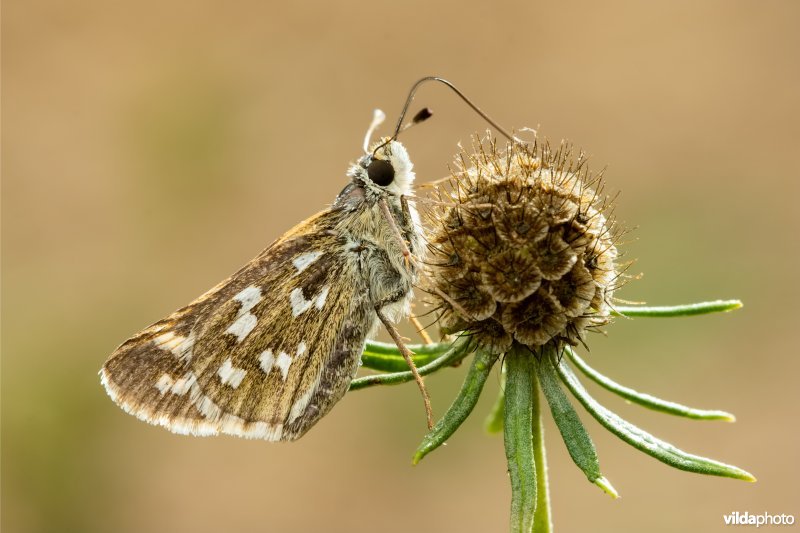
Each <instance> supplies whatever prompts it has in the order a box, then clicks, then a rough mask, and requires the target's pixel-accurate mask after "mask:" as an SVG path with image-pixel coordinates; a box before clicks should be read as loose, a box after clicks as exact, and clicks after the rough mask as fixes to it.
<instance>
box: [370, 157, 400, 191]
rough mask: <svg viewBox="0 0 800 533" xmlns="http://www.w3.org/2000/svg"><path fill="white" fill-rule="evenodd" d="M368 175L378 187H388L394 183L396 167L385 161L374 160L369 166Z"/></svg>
mask: <svg viewBox="0 0 800 533" xmlns="http://www.w3.org/2000/svg"><path fill="white" fill-rule="evenodd" d="M367 175H369V179H371V180H372V181H373V182H375V184H376V185H380V186H382V187H386V186H387V185H389V184H390V183H392V182H393V181H394V167H393V166H392V164H391V163H389V162H388V161H384V160H383V159H373V160H372V162H371V163H370V164H369V165H368V166H367Z"/></svg>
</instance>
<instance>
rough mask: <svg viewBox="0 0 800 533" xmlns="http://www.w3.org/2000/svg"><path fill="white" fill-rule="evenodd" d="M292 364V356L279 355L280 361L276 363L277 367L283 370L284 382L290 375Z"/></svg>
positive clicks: (282, 353)
mask: <svg viewBox="0 0 800 533" xmlns="http://www.w3.org/2000/svg"><path fill="white" fill-rule="evenodd" d="M291 364H292V356H291V355H289V354H288V353H286V352H281V353H280V354H278V359H277V360H276V361H275V366H277V367H278V368H279V369H280V370H281V376H283V381H286V376H288V375H289V365H291Z"/></svg>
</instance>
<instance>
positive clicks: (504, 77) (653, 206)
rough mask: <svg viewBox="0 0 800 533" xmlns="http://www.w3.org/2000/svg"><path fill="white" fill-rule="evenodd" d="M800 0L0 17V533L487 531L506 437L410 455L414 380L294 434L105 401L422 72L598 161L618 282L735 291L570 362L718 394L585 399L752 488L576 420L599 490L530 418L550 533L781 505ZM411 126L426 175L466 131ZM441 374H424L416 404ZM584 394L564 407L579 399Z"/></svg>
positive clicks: (187, 6) (700, 518) (790, 375)
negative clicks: (107, 382)
mask: <svg viewBox="0 0 800 533" xmlns="http://www.w3.org/2000/svg"><path fill="white" fill-rule="evenodd" d="M799 15H800V9H798V4H797V3H796V2H792V1H785V2H779V1H767V2H736V1H727V0H726V1H718V2H694V1H693V2H663V3H655V2H610V3H609V2H603V3H599V2H598V3H589V2H586V3H572V2H566V3H563V2H562V3H556V2H552V3H538V2H525V3H523V2H508V1H501V2H493V3H492V2H480V3H468V2H465V1H448V2H437V3H430V2H422V1H415V2H402V3H401V2H393V3H388V2H382V1H381V2H377V1H376V2H370V3H366V2H355V1H345V2H325V3H323V2H319V3H287V2H281V3H270V2H255V1H251V2H238V3H234V2H214V1H200V2H179V1H177V0H167V1H164V0H159V1H153V0H140V1H137V2H133V1H127V2H120V1H114V2H109V1H100V0H76V1H73V2H56V1H52V0H25V1H23V0H9V1H7V2H4V5H3V56H2V68H3V72H2V74H3V101H2V103H3V108H2V112H3V146H2V148H3V154H2V155H3V166H2V171H3V176H2V177H3V183H2V185H3V190H2V198H3V205H2V215H3V219H2V222H3V224H2V227H3V235H2V237H3V302H2V303H3V334H4V335H3V346H2V347H3V368H2V393H3V402H2V405H3V412H2V439H3V440H2V460H3V462H2V497H3V500H2V504H3V507H2V526H3V531H8V532H40V531H42V532H44V531H46V532H50V531H53V532H65V531H80V532H108V531H114V532H139V531H141V532H144V531H170V532H192V533H201V532H204V531H242V532H250V531H314V530H325V531H458V532H471V531H476V532H485V531H502V530H504V529H505V528H506V523H507V515H508V504H509V488H508V481H507V476H506V473H505V464H504V456H503V450H502V439H500V438H497V437H489V436H486V435H485V434H483V432H482V429H481V421H482V418H483V415H484V414H485V412H486V411H487V410H488V408H489V405H490V402H491V400H492V399H493V396H494V393H495V391H496V389H497V380H496V378H494V377H493V378H492V379H491V380H490V382H489V384H488V386H487V390H486V394H485V398H484V401H483V403H481V404H480V405H479V406H478V409H477V412H476V414H475V415H473V417H472V418H471V419H469V420H468V421H467V423H466V424H465V426H464V427H463V428H462V429H461V431H460V432H459V433H458V434H457V435H456V436H455V437H454V438H452V439H451V442H450V444H449V446H447V448H445V449H442V450H439V451H437V452H436V453H434V454H433V455H431V456H429V457H428V458H427V459H426V460H425V461H424V462H423V463H422V464H421V465H419V466H417V467H413V468H412V467H411V466H410V457H411V454H412V452H413V450H414V447H415V446H416V444H417V443H418V442H419V440H420V438H421V437H422V435H423V433H424V417H423V413H422V410H421V406H420V400H419V397H418V393H417V391H416V389H415V387H414V385H413V384H412V385H406V386H402V387H397V388H386V389H381V390H376V389H372V390H368V391H363V392H358V393H354V394H353V395H351V396H348V397H347V398H346V399H345V400H344V401H342V402H341V404H340V405H339V406H337V408H336V409H335V410H334V411H333V412H332V414H331V415H330V416H328V417H327V418H325V419H324V420H323V422H322V423H320V424H319V426H318V427H317V428H315V429H314V430H313V431H312V432H311V433H310V434H309V435H308V436H307V437H306V438H304V439H302V440H301V441H300V442H297V443H295V444H291V445H275V444H267V443H263V442H247V441H243V440H237V439H234V438H228V437H221V438H209V439H199V438H188V437H180V436H175V435H172V434H170V433H168V432H166V431H164V430H162V429H158V428H154V427H150V426H147V425H145V424H143V423H140V422H138V421H136V420H135V419H134V418H132V417H129V416H127V415H124V414H123V413H122V411H120V410H119V409H118V408H116V407H115V406H114V405H113V404H112V403H111V402H110V401H109V400H108V398H106V396H105V394H104V393H103V391H102V389H101V388H100V385H99V383H98V379H97V375H96V372H97V370H98V368H99V367H100V365H101V364H102V362H103V360H104V359H105V357H106V356H107V355H108V354H109V353H110V352H111V351H112V350H113V348H114V347H115V346H116V345H117V344H118V343H120V342H121V341H123V340H124V339H125V338H127V337H128V336H129V335H131V334H133V333H134V332H135V331H137V330H138V329H140V328H142V327H144V326H146V325H147V324H148V323H150V322H152V321H155V320H156V319H158V318H160V317H162V316H163V315H166V314H167V313H169V312H171V311H172V310H173V309H175V308H177V307H179V306H181V305H182V304H184V303H186V302H188V301H189V300H191V299H192V298H193V297H195V296H197V295H198V294H200V293H202V292H203V291H205V290H206V289H207V288H209V287H210V286H212V285H214V284H215V283H216V282H217V281H219V280H220V279H222V278H224V277H225V276H227V275H228V274H229V273H231V272H233V271H234V270H236V269H237V268H238V267H239V266H240V265H241V264H243V263H244V262H245V261H247V260H249V259H250V258H251V257H252V256H253V255H255V254H256V253H257V252H258V251H260V250H261V249H262V248H263V247H264V246H266V245H267V244H268V243H269V242H271V241H272V240H273V239H275V238H276V237H277V236H279V235H280V234H281V233H282V232H283V231H284V230H286V229H288V228H289V227H290V226H292V225H293V224H294V223H296V222H297V221H299V220H301V219H303V218H304V217H306V216H308V215H310V214H312V213H314V212H315V211H317V210H319V209H321V208H323V207H324V206H325V205H327V204H328V203H329V202H330V201H331V200H332V199H333V198H334V196H335V195H336V193H337V192H338V191H339V190H340V189H341V187H342V186H343V184H344V182H345V180H344V170H345V168H346V166H347V164H348V162H349V161H350V160H352V159H353V158H355V157H357V156H358V155H359V152H360V145H361V139H362V135H363V132H364V129H365V127H366V126H367V123H368V121H369V118H370V115H371V112H372V109H373V108H374V107H376V106H380V107H382V108H383V109H385V110H386V111H387V113H388V114H389V117H390V120H394V119H395V117H396V113H397V111H398V110H399V108H400V105H401V103H402V100H403V98H404V97H405V93H406V91H407V90H408V87H409V86H410V85H411V83H412V82H413V81H414V80H415V79H417V78H419V77H421V76H423V75H426V74H438V75H442V76H446V77H448V78H450V79H452V80H453V81H455V82H457V83H458V85H459V86H460V87H461V88H462V89H463V90H464V91H465V92H467V93H468V94H469V95H471V96H472V97H473V98H474V99H475V100H476V101H477V102H478V103H479V104H480V105H481V106H483V107H484V108H485V109H487V110H488V111H490V112H491V114H492V115H493V116H494V117H495V118H496V119H497V120H498V121H500V122H501V123H502V124H505V125H507V126H508V127H522V126H533V127H536V126H539V127H540V128H539V129H540V132H541V134H543V135H545V136H547V137H549V138H551V139H554V140H559V139H561V138H569V139H571V140H572V141H574V142H575V143H576V144H577V145H578V146H580V147H583V148H584V149H586V150H587V151H588V152H589V153H590V154H591V158H592V159H591V161H592V164H593V167H594V168H595V169H600V168H602V167H605V166H607V167H608V170H607V174H606V175H607V180H608V187H609V190H610V191H618V190H620V191H622V195H621V197H620V200H619V203H618V208H617V214H618V216H619V218H620V219H621V220H622V221H623V222H624V223H625V224H626V225H628V226H631V227H636V228H637V229H636V231H635V232H634V233H633V234H632V236H631V239H630V242H629V244H627V245H626V246H625V251H626V252H627V254H628V257H629V258H636V259H637V263H636V265H635V266H634V267H633V272H643V273H645V276H644V278H642V279H641V280H639V281H635V282H631V283H630V284H629V285H628V286H627V287H625V289H624V290H623V291H622V292H621V293H620V296H621V297H624V298H627V299H631V300H646V301H647V302H650V303H662V304H668V303H678V302H686V301H693V300H702V299H714V298H732V297H740V298H742V299H743V300H744V301H745V303H746V307H745V308H744V309H743V310H742V311H739V312H737V313H734V314H731V315H727V316H711V317H702V318H694V319H675V320H662V321H648V320H645V319H640V320H636V321H618V323H616V324H615V325H613V326H612V327H610V328H609V329H608V333H609V335H608V337H607V338H602V337H599V336H598V337H593V338H592V339H591V340H592V343H591V346H592V353H591V354H589V355H588V356H587V358H588V360H589V361H590V362H591V363H592V364H594V366H595V367H597V368H599V369H601V370H604V371H605V372H607V373H608V374H609V375H610V376H612V377H614V378H616V379H618V380H619V381H621V382H623V383H625V384H628V385H630V386H634V387H636V388H639V389H641V390H645V391H648V392H651V393H653V394H658V395H661V396H663V397H666V398H668V399H674V400H678V401H682V402H686V403H688V404H691V405H697V406H699V407H708V408H722V409H728V410H730V411H732V412H734V413H736V414H737V415H738V417H739V420H738V422H737V423H736V424H732V425H731V424H724V423H713V422H708V423H701V422H693V421H687V420H681V419H675V418H670V417H669V416H666V415H659V414H656V413H651V412H645V411H643V410H642V409H640V408H635V407H632V406H628V405H625V404H624V403H623V402H622V401H621V400H619V399H617V398H615V397H613V396H612V395H610V394H608V393H606V392H603V391H600V390H598V389H597V388H595V387H591V388H590V390H592V391H595V392H596V396H597V398H598V399H600V400H601V401H602V402H603V403H605V404H606V405H607V406H609V407H610V408H612V409H614V410H616V411H617V412H619V413H620V414H622V415H623V416H625V417H627V418H629V419H630V420H631V421H633V422H635V423H638V424H641V425H642V426H643V427H644V428H646V429H649V430H650V431H652V432H654V433H655V434H656V435H658V436H660V437H663V438H666V439H668V440H670V441H671V442H673V443H675V444H677V445H678V446H681V447H683V448H684V449H686V450H689V451H693V452H695V453H699V454H705V455H710V456H712V457H715V458H718V459H720V460H723V461H728V462H731V463H734V464H737V465H739V466H741V467H743V468H745V469H747V470H750V471H752V472H753V473H754V474H755V475H756V476H757V477H758V478H759V482H758V483H756V484H747V483H744V482H736V481H732V480H727V479H719V478H708V477H702V476H697V475H691V474H687V473H684V472H679V471H676V470H672V469H670V468H668V467H666V466H664V465H662V464H661V463H658V462H656V461H654V460H652V459H650V458H648V457H646V456H643V455H641V454H640V453H638V452H636V451H635V450H633V449H632V448H630V447H629V446H627V445H625V444H624V443H622V442H620V441H618V440H617V439H615V438H614V437H612V436H610V435H609V434H607V433H606V432H605V431H604V430H602V428H600V427H599V426H598V424H596V423H595V422H594V421H593V420H591V419H589V418H588V417H585V420H586V423H587V427H588V428H589V429H590V431H591V432H592V434H593V436H594V439H595V441H596V444H597V447H598V450H599V453H600V458H601V461H602V466H603V470H604V473H605V474H606V476H607V477H608V478H609V479H610V480H611V481H612V482H613V483H614V485H615V486H616V487H617V488H618V489H619V490H620V491H621V493H622V496H623V498H622V499H621V500H619V501H611V500H610V499H608V498H607V497H606V496H605V495H603V494H602V493H601V492H600V491H599V490H597V489H596V488H595V487H593V486H592V485H590V484H589V483H587V482H586V480H585V478H583V477H582V475H581V473H580V472H579V471H578V470H577V469H576V468H575V467H574V466H573V465H572V464H571V462H570V459H569V457H568V455H567V453H566V451H565V449H564V446H563V444H562V443H561V442H560V440H559V438H558V435H557V432H556V431H555V429H554V428H553V426H552V424H551V423H550V421H549V420H548V430H549V432H548V435H547V439H548V443H549V448H548V452H549V456H550V479H551V488H552V498H553V508H554V509H553V510H554V518H555V522H556V525H557V527H558V529H559V531H644V530H647V531H656V532H658V531H678V530H682V531H718V530H720V531H721V530H723V529H724V527H723V525H722V524H723V522H722V516H723V514H727V513H730V512H732V511H741V512H744V511H749V512H751V513H762V512H765V511H766V512H770V513H792V514H794V515H795V516H797V517H798V518H800V508H799V507H798V500H799V499H798V489H797V479H798V476H800V461H798V458H797V450H798V449H800V442H799V441H800V438H798V428H797V405H798V396H799V395H798V386H797V381H798V373H799V372H800V362H798V357H797V353H796V351H797V350H796V346H797V341H796V338H795V337H794V336H795V335H796V329H797V326H796V320H797V318H796V308H797V304H796V298H797V297H798V290H797V272H798V268H797V260H798V238H797V232H798V229H800V228H799V227H798V223H797V220H796V217H797V211H798V210H797V207H796V205H795V203H794V202H796V201H797V198H798V192H800V191H799V190H798V189H799V188H800V187H798V177H800V176H799V173H798V169H800V163H798V153H797V148H798V144H799V142H800V120H798V119H799V118H800V117H799V116H798V110H799V109H798V107H800V105H799V104H798V101H800V99H798V94H800V33H799V32H798V31H797V23H798V16H799ZM417 104H418V105H420V106H422V105H429V106H431V107H432V108H433V109H434V111H435V112H436V116H435V118H434V119H433V120H431V121H430V122H429V123H428V124H426V125H424V126H422V127H419V128H418V129H416V130H415V131H412V132H409V133H408V134H406V135H405V138H404V139H403V141H404V142H405V143H406V144H407V146H408V148H409V150H410V153H411V154H412V156H413V158H414V161H415V162H416V165H417V170H418V175H419V177H420V180H421V181H425V180H429V179H433V178H438V177H441V176H443V175H444V174H445V173H446V165H447V163H448V162H449V161H450V158H451V156H452V154H453V153H454V151H455V146H456V143H457V142H459V141H466V140H468V138H469V135H470V134H471V133H472V132H474V131H477V130H482V129H483V128H484V124H483V123H482V122H481V121H480V119H478V118H477V117H476V116H475V115H474V114H472V113H470V112H469V111H468V110H467V108H466V107H465V106H463V105H462V104H461V103H460V102H458V101H457V100H456V99H455V98H453V97H452V96H451V95H450V94H448V93H447V92H446V91H445V90H444V89H443V88H441V87H433V86H430V87H427V88H425V89H424V90H422V91H421V92H420V94H419V97H418V99H417ZM463 372H464V369H463V368H461V369H458V370H448V371H445V372H442V373H441V374H439V375H437V376H434V377H432V378H430V379H429V380H428V384H429V388H430V390H431V392H432V395H433V401H434V406H435V409H436V412H437V413H439V414H441V413H442V412H443V410H444V409H445V408H446V407H447V405H448V404H449V402H450V400H451V398H452V397H453V395H454V394H455V392H456V390H457V387H458V384H459V381H460V379H461V377H462V375H463ZM581 412H582V411H581Z"/></svg>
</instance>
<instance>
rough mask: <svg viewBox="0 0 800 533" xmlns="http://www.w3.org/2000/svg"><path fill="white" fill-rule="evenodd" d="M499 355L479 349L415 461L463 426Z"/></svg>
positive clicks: (420, 447) (415, 456)
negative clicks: (454, 396)
mask: <svg viewBox="0 0 800 533" xmlns="http://www.w3.org/2000/svg"><path fill="white" fill-rule="evenodd" d="M497 357H498V356H497V355H495V354H491V353H488V352H485V351H483V350H478V352H477V353H476V354H475V357H474V358H473V360H472V365H470V368H469V371H468V372H467V376H466V378H465V379H464V383H463V385H461V390H460V391H459V393H458V396H456V399H455V400H454V401H453V404H452V405H451V406H450V408H449V409H448V410H447V412H446V413H445V414H444V416H443V417H442V418H441V420H439V421H438V422H437V423H436V425H435V426H433V429H432V430H430V432H428V434H427V435H425V437H424V438H423V439H422V444H420V445H419V447H418V448H417V452H416V454H415V455H414V460H413V463H414V464H417V463H419V462H420V460H421V459H422V458H423V457H425V456H426V455H427V454H429V453H430V452H432V451H433V450H435V449H436V448H438V447H439V446H441V445H442V444H443V443H444V441H446V440H447V439H448V438H450V435H452V434H453V433H455V431H456V430H457V429H458V428H459V427H460V426H461V424H462V423H463V422H464V420H466V419H467V417H468V416H469V414H470V413H471V412H472V410H473V409H474V408H475V404H477V403H478V398H480V395H481V392H482V391H483V386H484V384H485V383H486V378H487V377H488V376H489V373H490V372H491V371H492V366H494V363H495V361H497Z"/></svg>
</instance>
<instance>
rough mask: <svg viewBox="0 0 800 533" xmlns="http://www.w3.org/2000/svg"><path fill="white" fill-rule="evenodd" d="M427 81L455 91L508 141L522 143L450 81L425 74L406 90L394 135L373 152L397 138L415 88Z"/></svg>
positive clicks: (421, 112)
mask: <svg viewBox="0 0 800 533" xmlns="http://www.w3.org/2000/svg"><path fill="white" fill-rule="evenodd" d="M429 81H435V82H439V83H441V84H443V85H445V86H447V87H448V88H449V89H450V90H452V91H453V92H454V93H456V95H458V97H459V98H461V100H463V101H464V103H466V104H467V105H468V106H469V107H470V108H471V109H472V110H473V111H475V112H476V113H477V114H478V115H480V117H481V118H482V119H483V120H485V121H486V122H488V123H489V124H490V125H491V126H492V127H493V128H494V129H496V130H497V131H498V132H500V134H501V135H502V136H503V137H505V138H506V139H508V140H509V141H511V142H513V143H519V144H524V141H522V140H521V139H518V138H516V137H514V136H513V135H511V134H510V133H509V132H508V131H506V129H505V128H503V127H502V126H501V125H500V124H498V123H497V122H495V121H494V119H493V118H492V117H490V116H489V115H487V114H486V112H485V111H483V110H482V109H481V108H480V107H478V106H477V105H475V103H474V102H473V101H472V100H470V99H469V98H468V97H467V95H465V94H464V93H462V92H461V90H460V89H459V88H458V87H456V86H455V85H453V84H452V83H451V82H449V81H447V80H446V79H444V78H440V77H438V76H425V77H424V78H420V79H419V80H417V81H416V82H415V83H414V85H412V86H411V90H410V91H408V97H407V98H406V103H405V104H404V105H403V110H402V111H401V112H400V118H398V119H397V126H396V127H395V129H394V135H392V136H391V137H390V138H389V139H388V140H387V141H386V142H385V143H382V144H381V145H380V146H378V148H376V149H375V152H377V151H378V150H379V149H380V148H383V147H384V146H386V145H387V144H389V143H390V142H391V141H394V140H395V139H397V136H398V135H400V132H402V131H404V130H405V129H406V128H404V127H403V120H405V117H406V114H407V113H408V108H409V107H410V106H411V102H412V101H413V100H414V96H415V95H416V94H417V89H419V88H420V86H422V85H423V84H425V83H427V82H429ZM425 110H427V108H425V109H423V110H422V111H420V112H419V113H417V115H416V116H415V117H414V119H415V120H414V123H416V121H417V120H416V119H417V117H418V116H420V115H421V114H423V112H424V111H425ZM429 113H430V112H429ZM429 116H430V114H429V115H428V116H426V117H425V118H423V119H422V120H425V119H427V118H429ZM422 120H420V122H421V121H422Z"/></svg>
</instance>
